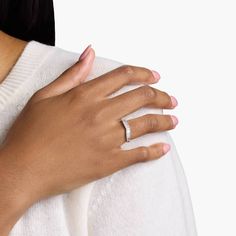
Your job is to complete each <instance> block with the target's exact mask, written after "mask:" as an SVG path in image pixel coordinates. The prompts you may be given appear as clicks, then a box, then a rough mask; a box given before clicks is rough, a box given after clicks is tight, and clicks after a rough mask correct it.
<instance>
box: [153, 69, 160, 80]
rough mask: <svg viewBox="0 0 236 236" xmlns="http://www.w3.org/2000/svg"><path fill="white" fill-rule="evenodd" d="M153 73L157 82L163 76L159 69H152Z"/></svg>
mask: <svg viewBox="0 0 236 236" xmlns="http://www.w3.org/2000/svg"><path fill="white" fill-rule="evenodd" d="M152 74H153V76H154V78H155V81H156V82H157V81H159V80H160V78H161V76H160V74H159V73H158V72H157V71H155V70H152Z"/></svg>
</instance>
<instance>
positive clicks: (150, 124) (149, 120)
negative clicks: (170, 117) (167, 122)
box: [144, 114, 159, 131]
mask: <svg viewBox="0 0 236 236" xmlns="http://www.w3.org/2000/svg"><path fill="white" fill-rule="evenodd" d="M144 121H145V126H146V129H147V130H148V131H155V130H156V129H157V127H158V125H159V121H158V119H157V118H156V117H155V116H153V115H150V114H149V115H146V117H145V119H144Z"/></svg>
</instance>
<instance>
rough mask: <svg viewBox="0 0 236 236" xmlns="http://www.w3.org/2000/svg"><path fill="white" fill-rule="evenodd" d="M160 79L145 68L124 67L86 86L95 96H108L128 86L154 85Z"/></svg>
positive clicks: (88, 82) (89, 82)
mask: <svg viewBox="0 0 236 236" xmlns="http://www.w3.org/2000/svg"><path fill="white" fill-rule="evenodd" d="M159 79H160V75H159V74H158V73H157V72H156V71H152V70H149V69H147V68H144V67H138V66H131V65H122V66H120V67H118V68H116V69H114V70H112V71H109V72H107V73H105V74H103V75H101V76H99V77H97V78H95V79H93V80H90V81H87V82H86V83H85V84H84V86H85V87H87V89H91V90H92V93H93V94H97V95H98V96H99V95H100V96H105V97H106V96H108V95H111V94H112V93H114V92H115V91H118V90H119V89H121V88H122V87H123V86H125V85H128V84H153V83H156V82H157V81H158V80H159Z"/></svg>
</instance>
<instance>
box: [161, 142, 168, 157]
mask: <svg viewBox="0 0 236 236" xmlns="http://www.w3.org/2000/svg"><path fill="white" fill-rule="evenodd" d="M162 150H163V153H164V154H166V153H167V152H168V151H169V150H170V145H169V144H167V143H165V144H164V145H163V147H162Z"/></svg>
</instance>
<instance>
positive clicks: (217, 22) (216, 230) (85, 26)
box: [55, 0, 236, 236]
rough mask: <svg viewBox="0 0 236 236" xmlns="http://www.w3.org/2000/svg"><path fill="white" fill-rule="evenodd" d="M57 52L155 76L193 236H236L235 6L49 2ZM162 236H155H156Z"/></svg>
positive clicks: (185, 1) (151, 0) (204, 1)
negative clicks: (171, 99) (170, 119)
mask: <svg viewBox="0 0 236 236" xmlns="http://www.w3.org/2000/svg"><path fill="white" fill-rule="evenodd" d="M55 10H56V23H57V24H56V26H57V27H56V28H57V46H59V47H62V48H65V49H68V50H71V51H77V52H82V51H83V50H84V48H85V47H86V46H87V45H88V44H90V43H91V44H92V46H93V48H94V49H95V52H96V54H97V56H102V57H107V58H111V59H114V60H117V61H120V62H123V63H126V64H133V65H138V66H145V67H148V68H150V69H154V70H157V71H158V72H159V73H160V74H161V80H160V82H159V84H157V87H158V88H159V89H161V90H165V91H166V92H168V93H169V94H171V95H174V96H176V98H177V100H178V102H179V105H178V107H177V108H176V109H175V110H173V111H168V110H165V113H169V114H174V115H176V116H177V117H178V118H179V125H178V126H177V128H176V129H175V130H173V131H170V133H171V135H172V137H173V138H174V141H175V143H176V146H177V149H178V152H179V155H180V158H181V160H182V163H183V166H184V169H185V173H186V175H187V179H188V183H189V187H190V192H191V196H192V202H193V207H194V212H195V218H196V223H197V228H198V234H199V236H200V235H203V236H231V235H232V236H235V235H236V227H235V225H236V203H235V201H236V191H235V188H236V165H235V164H236V162H235V159H236V151H235V147H236V143H235V142H236V138H235V133H236V112H235V109H236V105H235V103H236V92H235V90H236V83H235V80H236V66H235V64H236V6H235V0H232V1H230V0H221V1H218V0H214V1H213V0H198V1H192V0H179V1H176V0H162V1H158V0H145V1H144V0H143V1H141V0H140V1H138V0H136V1H132V0H119V1H114V0H113V1H112V0H99V1H92V0H84V1H79V0H67V1H62V0H55ZM160 236H161V235H160Z"/></svg>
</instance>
